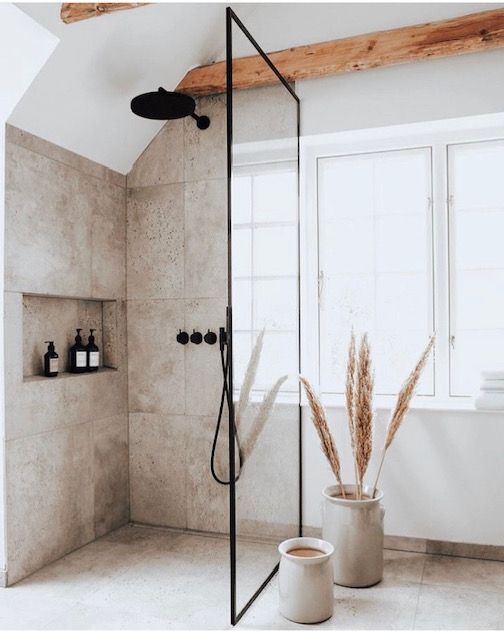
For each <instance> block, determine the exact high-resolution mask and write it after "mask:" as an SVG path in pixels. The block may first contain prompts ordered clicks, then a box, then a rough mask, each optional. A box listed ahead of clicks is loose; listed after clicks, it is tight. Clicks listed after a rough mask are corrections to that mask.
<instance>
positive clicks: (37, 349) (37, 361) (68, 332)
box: [23, 294, 118, 380]
mask: <svg viewBox="0 0 504 640" xmlns="http://www.w3.org/2000/svg"><path fill="white" fill-rule="evenodd" d="M77 327H80V328H82V331H81V335H82V336H83V343H84V344H87V339H88V337H89V329H95V330H96V331H95V336H96V343H97V345H98V347H99V348H100V351H101V357H100V369H102V368H111V369H117V368H118V355H117V302H116V300H99V299H89V298H88V299H83V298H62V297H56V296H40V295H31V294H23V379H24V380H29V379H34V378H37V377H40V376H42V375H43V373H44V367H43V357H44V354H45V352H46V351H47V345H46V344H45V341H46V340H53V341H54V345H55V348H56V352H57V353H58V355H59V357H60V372H62V373H64V372H68V370H69V362H68V350H69V348H70V347H71V345H72V344H73V343H74V340H75V334H76V331H75V330H76V328H77Z"/></svg>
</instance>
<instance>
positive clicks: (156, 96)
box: [131, 87, 210, 129]
mask: <svg viewBox="0 0 504 640" xmlns="http://www.w3.org/2000/svg"><path fill="white" fill-rule="evenodd" d="M195 109H196V102H195V100H194V98H191V96H187V95H185V94H184V93H177V92H176V91H166V90H165V89H163V87H159V89H158V90H157V91H150V92H149V93H142V94H141V95H139V96H136V98H133V100H132V101H131V110H132V111H133V113H134V114H136V115H137V116H140V117H142V118H149V119H150V120H176V119H177V118H185V117H186V116H191V118H194V119H195V120H196V124H197V126H198V129H208V127H209V126H210V118H208V117H207V116H198V115H196V114H195V113H194V110H195Z"/></svg>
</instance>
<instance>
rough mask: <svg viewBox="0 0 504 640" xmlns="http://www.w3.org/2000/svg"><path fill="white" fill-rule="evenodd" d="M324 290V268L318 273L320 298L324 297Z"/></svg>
mask: <svg viewBox="0 0 504 640" xmlns="http://www.w3.org/2000/svg"><path fill="white" fill-rule="evenodd" d="M323 290H324V272H323V271H322V270H320V271H319V275H318V297H319V300H320V298H321V297H322V292H323Z"/></svg>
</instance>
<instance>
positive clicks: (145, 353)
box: [128, 300, 184, 415]
mask: <svg viewBox="0 0 504 640" xmlns="http://www.w3.org/2000/svg"><path fill="white" fill-rule="evenodd" d="M183 326H184V301H183V300H150V301H142V300H130V301H129V302H128V384H129V410H130V411H132V412H134V413H164V414H179V415H181V414H183V413H184V347H183V346H182V345H180V344H178V342H177V341H176V334H177V331H178V330H179V329H181V328H183Z"/></svg>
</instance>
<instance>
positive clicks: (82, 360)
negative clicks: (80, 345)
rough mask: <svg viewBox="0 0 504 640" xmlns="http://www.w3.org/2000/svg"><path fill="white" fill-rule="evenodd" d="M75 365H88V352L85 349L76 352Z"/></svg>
mask: <svg viewBox="0 0 504 640" xmlns="http://www.w3.org/2000/svg"><path fill="white" fill-rule="evenodd" d="M75 365H76V366H77V367H85V366H86V352H85V351H77V352H76V354H75Z"/></svg>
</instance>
